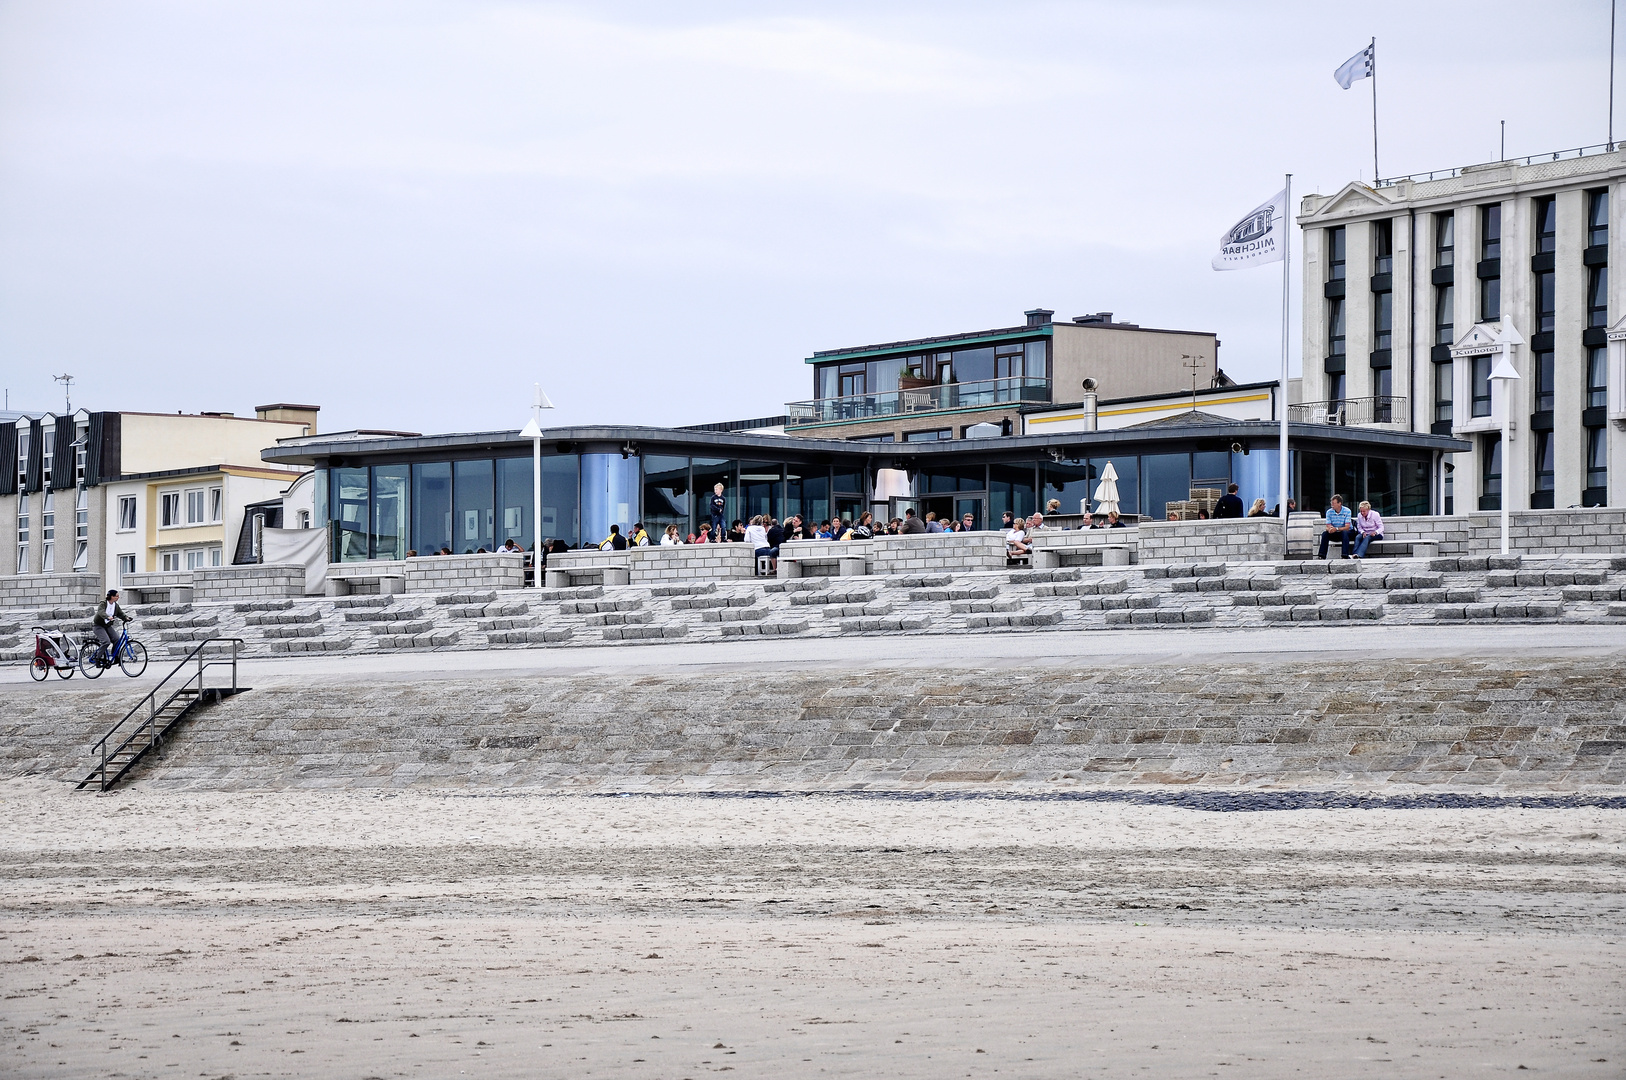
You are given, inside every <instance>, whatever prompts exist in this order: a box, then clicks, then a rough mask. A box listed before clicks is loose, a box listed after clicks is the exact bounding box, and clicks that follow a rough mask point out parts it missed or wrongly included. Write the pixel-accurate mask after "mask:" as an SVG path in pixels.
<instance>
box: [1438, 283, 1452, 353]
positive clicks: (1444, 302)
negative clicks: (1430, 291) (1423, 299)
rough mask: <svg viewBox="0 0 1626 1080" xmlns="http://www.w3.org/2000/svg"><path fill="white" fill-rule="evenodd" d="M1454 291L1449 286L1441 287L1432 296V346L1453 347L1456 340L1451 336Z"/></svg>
mask: <svg viewBox="0 0 1626 1080" xmlns="http://www.w3.org/2000/svg"><path fill="white" fill-rule="evenodd" d="M1455 304H1456V290H1455V288H1454V287H1453V286H1451V285H1441V286H1440V287H1439V289H1438V290H1436V292H1435V294H1434V344H1436V345H1454V344H1456V339H1455V338H1454V337H1453V336H1452V320H1453V319H1454V318H1455V317H1456V316H1455Z"/></svg>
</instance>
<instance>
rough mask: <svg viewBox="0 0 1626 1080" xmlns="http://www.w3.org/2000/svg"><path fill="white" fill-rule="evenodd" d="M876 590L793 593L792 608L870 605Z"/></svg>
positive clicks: (791, 598)
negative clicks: (819, 605) (827, 605)
mask: <svg viewBox="0 0 1626 1080" xmlns="http://www.w3.org/2000/svg"><path fill="white" fill-rule="evenodd" d="M875 596H876V590H875V589H873V588H870V589H864V590H862V591H859V590H842V591H840V592H837V591H835V590H833V589H832V590H829V591H826V592H802V593H792V594H791V596H790V602H791V606H793V607H804V606H807V605H812V604H868V603H870V602H871V601H873V600H874V599H875Z"/></svg>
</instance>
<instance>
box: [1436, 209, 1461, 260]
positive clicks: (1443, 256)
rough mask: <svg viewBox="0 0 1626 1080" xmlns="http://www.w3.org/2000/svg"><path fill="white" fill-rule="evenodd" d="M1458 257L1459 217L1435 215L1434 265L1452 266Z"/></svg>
mask: <svg viewBox="0 0 1626 1080" xmlns="http://www.w3.org/2000/svg"><path fill="white" fill-rule="evenodd" d="M1456 257H1457V216H1456V215H1455V214H1453V213H1450V212H1447V213H1444V214H1435V215H1434V265H1435V266H1436V267H1441V266H1451V265H1452V264H1453V263H1455V261H1456Z"/></svg>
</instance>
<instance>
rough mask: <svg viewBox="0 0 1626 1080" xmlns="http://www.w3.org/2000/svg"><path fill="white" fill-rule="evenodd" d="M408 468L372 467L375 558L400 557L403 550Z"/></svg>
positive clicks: (404, 547)
mask: <svg viewBox="0 0 1626 1080" xmlns="http://www.w3.org/2000/svg"><path fill="white" fill-rule="evenodd" d="M410 483H411V479H410V467H409V466H406V465H377V466H374V468H373V515H372V529H371V533H372V552H373V558H375V559H404V558H406V553H407V522H408V521H409V520H410V519H409V518H408V516H407V488H408V486H409V485H410Z"/></svg>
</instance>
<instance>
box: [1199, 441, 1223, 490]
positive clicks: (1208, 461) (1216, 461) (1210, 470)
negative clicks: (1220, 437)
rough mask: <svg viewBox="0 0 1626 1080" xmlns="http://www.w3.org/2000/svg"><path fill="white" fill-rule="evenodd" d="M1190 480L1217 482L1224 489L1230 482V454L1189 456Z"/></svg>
mask: <svg viewBox="0 0 1626 1080" xmlns="http://www.w3.org/2000/svg"><path fill="white" fill-rule="evenodd" d="M1191 479H1192V482H1193V483H1196V482H1197V481H1198V480H1215V481H1219V482H1220V483H1219V486H1220V487H1224V486H1225V485H1226V484H1228V483H1230V482H1231V453H1230V451H1228V450H1219V451H1212V452H1208V453H1198V454H1192V455H1191Z"/></svg>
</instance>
